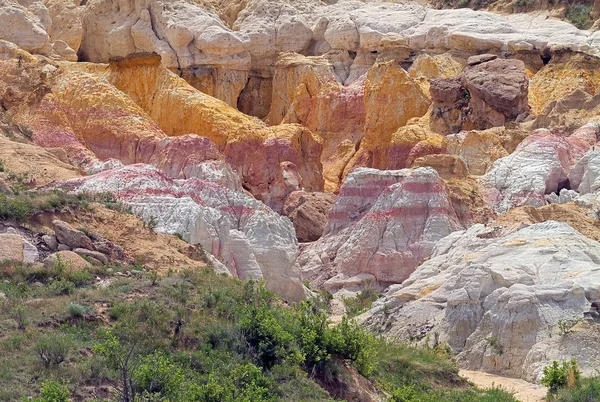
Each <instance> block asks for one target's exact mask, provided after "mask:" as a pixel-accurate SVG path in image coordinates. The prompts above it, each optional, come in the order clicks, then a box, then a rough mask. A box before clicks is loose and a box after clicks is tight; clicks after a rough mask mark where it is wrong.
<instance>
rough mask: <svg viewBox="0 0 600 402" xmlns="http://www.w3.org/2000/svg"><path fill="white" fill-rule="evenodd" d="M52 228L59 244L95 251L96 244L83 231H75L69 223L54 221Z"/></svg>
mask: <svg viewBox="0 0 600 402" xmlns="http://www.w3.org/2000/svg"><path fill="white" fill-rule="evenodd" d="M52 228H53V229H54V233H55V235H56V239H57V240H58V242H59V243H61V244H64V245H66V246H69V247H70V248H83V249H87V250H94V243H92V240H91V239H90V238H89V237H88V236H87V235H86V234H85V233H83V232H82V231H80V230H77V229H75V228H74V227H72V226H71V225H69V224H68V223H67V222H63V221H60V220H55V221H52Z"/></svg>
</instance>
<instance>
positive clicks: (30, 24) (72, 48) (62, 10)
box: [0, 0, 83, 61]
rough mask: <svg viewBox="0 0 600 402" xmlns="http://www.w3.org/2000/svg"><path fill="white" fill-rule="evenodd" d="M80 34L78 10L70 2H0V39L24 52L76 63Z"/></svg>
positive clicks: (14, 0) (64, 0) (9, 0)
mask: <svg viewBox="0 0 600 402" xmlns="http://www.w3.org/2000/svg"><path fill="white" fill-rule="evenodd" d="M82 33H83V29H82V25H81V19H80V9H79V7H77V6H76V5H75V4H74V3H73V2H72V1H69V0H44V1H41V0H32V1H16V0H3V1H2V2H0V39H3V40H7V41H10V42H13V43H15V44H16V45H17V46H19V47H20V48H21V49H23V50H26V51H28V52H34V53H37V54H43V55H45V56H50V57H53V58H57V59H62V60H70V61H77V49H78V48H79V44H80V43H81V36H82Z"/></svg>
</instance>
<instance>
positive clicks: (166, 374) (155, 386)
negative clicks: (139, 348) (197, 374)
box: [132, 352, 184, 399]
mask: <svg viewBox="0 0 600 402" xmlns="http://www.w3.org/2000/svg"><path fill="white" fill-rule="evenodd" d="M132 379H133V383H134V387H135V389H136V393H140V394H144V393H146V394H159V395H161V396H163V397H171V398H174V399H177V398H176V396H177V394H178V392H179V390H180V384H181V383H182V382H183V381H184V375H183V371H182V370H181V368H180V367H178V366H177V365H176V364H174V363H173V362H171V361H170V360H169V358H168V357H167V356H166V355H165V354H164V353H163V352H157V353H154V354H151V355H147V356H145V357H144V358H143V359H141V362H140V364H139V367H137V368H136V369H135V371H134V372H133V375H132Z"/></svg>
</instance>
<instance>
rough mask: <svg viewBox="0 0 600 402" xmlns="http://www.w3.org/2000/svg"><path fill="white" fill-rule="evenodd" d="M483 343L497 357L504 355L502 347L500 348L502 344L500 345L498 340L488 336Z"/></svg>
mask: <svg viewBox="0 0 600 402" xmlns="http://www.w3.org/2000/svg"><path fill="white" fill-rule="evenodd" d="M485 341H486V342H487V344H488V345H490V346H491V348H492V350H493V351H494V353H496V354H497V355H502V354H503V353H504V347H503V346H502V343H500V339H498V338H496V337H495V336H490V337H489V338H485Z"/></svg>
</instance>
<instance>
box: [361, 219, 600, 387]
mask: <svg viewBox="0 0 600 402" xmlns="http://www.w3.org/2000/svg"><path fill="white" fill-rule="evenodd" d="M599 264H600V243H598V242H596V241H594V240H590V239H588V238H586V237H585V236H583V235H582V234H580V233H579V232H577V231H575V230H574V229H572V228H571V227H570V226H568V225H567V224H565V223H558V222H554V221H547V222H543V223H538V224H535V225H531V226H528V227H524V228H521V229H520V230H518V231H514V232H512V233H508V234H503V233H502V229H500V228H490V227H485V226H483V225H480V224H478V225H474V226H472V227H471V228H469V229H468V230H467V231H462V232H454V233H452V234H450V235H449V236H447V237H446V238H444V239H442V240H440V241H439V242H438V243H437V245H436V246H435V248H434V251H433V254H432V257H431V259H430V260H428V261H426V262H425V263H423V264H422V265H420V266H419V267H418V268H417V269H416V270H415V272H414V273H413V274H412V275H411V276H410V277H409V278H408V279H407V280H406V281H404V282H403V283H402V284H400V285H394V286H392V287H390V288H389V290H388V292H387V295H386V296H385V297H384V298H383V299H381V300H380V301H377V302H376V303H374V305H373V308H372V309H371V310H370V311H369V312H367V313H365V314H364V315H363V316H362V317H361V320H362V321H363V322H364V323H366V324H369V325H377V326H380V327H381V328H386V330H385V334H386V335H388V336H395V337H399V338H400V339H406V340H408V339H411V338H414V337H417V338H420V339H422V338H423V337H425V335H426V334H428V333H433V332H438V333H439V334H440V340H442V341H446V342H448V343H449V345H450V346H451V347H452V348H453V349H454V350H455V351H458V352H460V354H459V355H458V359H459V362H460V363H461V364H462V365H463V366H465V367H467V368H470V369H473V370H484V371H490V372H497V373H501V374H503V375H509V376H516V377H521V378H524V379H527V380H530V381H531V380H536V379H538V380H539V378H540V372H541V368H542V367H543V366H546V365H548V364H550V363H551V362H552V358H553V357H552V356H558V355H560V354H561V352H560V351H559V350H557V349H553V348H559V347H560V345H561V342H553V341H550V339H551V338H552V339H555V338H557V337H559V335H558V322H559V321H560V320H572V319H575V320H576V319H579V318H583V314H584V312H586V311H588V310H589V309H590V304H591V302H593V301H597V300H600V286H599V285H598V284H599V283H600V269H598V267H599V266H600V265H599ZM384 305H387V307H386V308H385V311H386V312H385V313H384ZM580 330H581V331H584V332H585V331H587V330H586V329H585V328H584V329H578V331H580ZM592 330H595V331H597V330H598V329H597V328H592V329H590V331H592ZM588 335H589V336H591V335H590V334H589V333H587V335H585V334H582V335H581V336H588ZM490 339H492V341H490ZM540 350H543V351H544V353H540ZM570 353H571V355H570V356H569V358H574V359H577V360H579V361H580V362H581V364H582V368H583V369H584V370H587V372H590V370H591V369H592V368H593V367H597V366H598V364H600V356H599V355H598V354H597V353H595V354H592V355H591V356H590V355H587V352H586V351H585V350H584V349H580V350H577V349H575V348H571V349H570ZM584 354H585V356H584ZM562 355H565V353H562ZM534 356H535V357H534Z"/></svg>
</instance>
